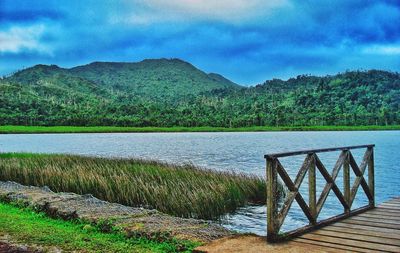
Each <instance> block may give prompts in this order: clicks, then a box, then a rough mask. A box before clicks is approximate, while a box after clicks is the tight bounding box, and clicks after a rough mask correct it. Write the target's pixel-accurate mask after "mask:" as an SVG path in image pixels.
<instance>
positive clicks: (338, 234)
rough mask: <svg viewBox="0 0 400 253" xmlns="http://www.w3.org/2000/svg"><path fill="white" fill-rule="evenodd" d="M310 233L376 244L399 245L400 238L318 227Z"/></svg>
mask: <svg viewBox="0 0 400 253" xmlns="http://www.w3.org/2000/svg"><path fill="white" fill-rule="evenodd" d="M311 234H316V235H325V236H332V237H339V238H344V239H352V240H358V241H365V242H372V243H377V244H384V245H392V246H398V247H400V240H398V239H390V238H385V237H376V236H371V235H366V234H353V233H343V232H342V231H331V230H326V229H319V230H317V231H315V232H313V233H311Z"/></svg>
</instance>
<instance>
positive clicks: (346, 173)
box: [343, 150, 351, 213]
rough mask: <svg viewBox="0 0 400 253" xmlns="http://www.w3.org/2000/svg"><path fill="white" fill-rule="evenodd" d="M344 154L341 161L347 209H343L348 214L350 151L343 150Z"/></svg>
mask: <svg viewBox="0 0 400 253" xmlns="http://www.w3.org/2000/svg"><path fill="white" fill-rule="evenodd" d="M343 152H345V153H346V157H345V159H344V161H343V195H344V200H345V201H346V203H347V205H348V208H346V207H345V208H344V212H345V213H350V208H351V207H350V205H351V203H350V195H351V194H350V193H351V192H350V154H349V153H350V151H349V150H343Z"/></svg>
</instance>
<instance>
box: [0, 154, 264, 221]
mask: <svg viewBox="0 0 400 253" xmlns="http://www.w3.org/2000/svg"><path fill="white" fill-rule="evenodd" d="M0 159H1V162H0V180H11V181H16V182H19V183H21V184H25V185H36V186H44V185H47V186H49V187H50V188H51V189H52V190H54V191H66V192H75V193H78V194H88V193H90V194H93V195H94V196H96V197H97V198H100V199H103V200H107V201H110V202H116V203H120V204H124V205H129V206H142V207H147V208H155V209H157V210H159V211H162V212H165V213H168V214H171V215H175V216H179V217H192V218H202V219H216V218H218V217H219V216H220V215H223V214H226V213H228V212H232V211H234V210H236V209H237V208H238V207H241V206H244V205H246V204H247V203H265V201H266V184H265V180H264V179H262V178H259V177H256V176H249V175H243V174H235V173H231V172H216V171H211V170H205V169H200V168H196V167H194V166H192V165H183V166H175V165H170V164H165V163H160V162H154V161H144V160H134V159H107V158H95V157H83V156H75V155H47V154H45V155H41V154H20V153H4V154H0Z"/></svg>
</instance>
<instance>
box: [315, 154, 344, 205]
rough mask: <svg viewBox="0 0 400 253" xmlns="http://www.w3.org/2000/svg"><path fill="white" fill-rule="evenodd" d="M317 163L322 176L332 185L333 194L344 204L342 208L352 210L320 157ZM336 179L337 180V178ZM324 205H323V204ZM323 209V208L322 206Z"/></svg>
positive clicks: (316, 159)
mask: <svg viewBox="0 0 400 253" xmlns="http://www.w3.org/2000/svg"><path fill="white" fill-rule="evenodd" d="M315 161H316V163H315V164H316V165H317V168H318V170H319V171H320V172H321V174H322V176H323V177H324V178H325V180H326V181H327V182H328V183H330V184H331V185H330V186H331V189H332V190H333V192H334V193H335V195H336V197H337V198H338V199H339V201H340V203H341V204H342V206H343V207H344V208H350V207H349V206H348V205H347V203H346V201H345V200H344V197H343V194H342V192H341V191H340V190H339V188H338V187H337V185H336V183H335V180H334V179H333V178H332V177H331V175H330V174H329V172H328V171H327V170H326V168H325V166H324V165H323V164H322V162H321V161H320V160H319V158H318V157H316V158H315ZM335 179H336V178H335ZM322 205H323V203H322ZM321 208H322V206H321Z"/></svg>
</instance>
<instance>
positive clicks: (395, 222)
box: [348, 216, 400, 229]
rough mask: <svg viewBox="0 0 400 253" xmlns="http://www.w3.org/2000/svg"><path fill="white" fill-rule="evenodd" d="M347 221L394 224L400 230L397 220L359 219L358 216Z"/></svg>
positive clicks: (399, 222) (399, 223)
mask: <svg viewBox="0 0 400 253" xmlns="http://www.w3.org/2000/svg"><path fill="white" fill-rule="evenodd" d="M348 220H360V221H370V222H376V223H382V224H396V225H399V229H400V221H399V220H389V219H384V218H371V217H360V216H354V217H352V218H350V219H348Z"/></svg>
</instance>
